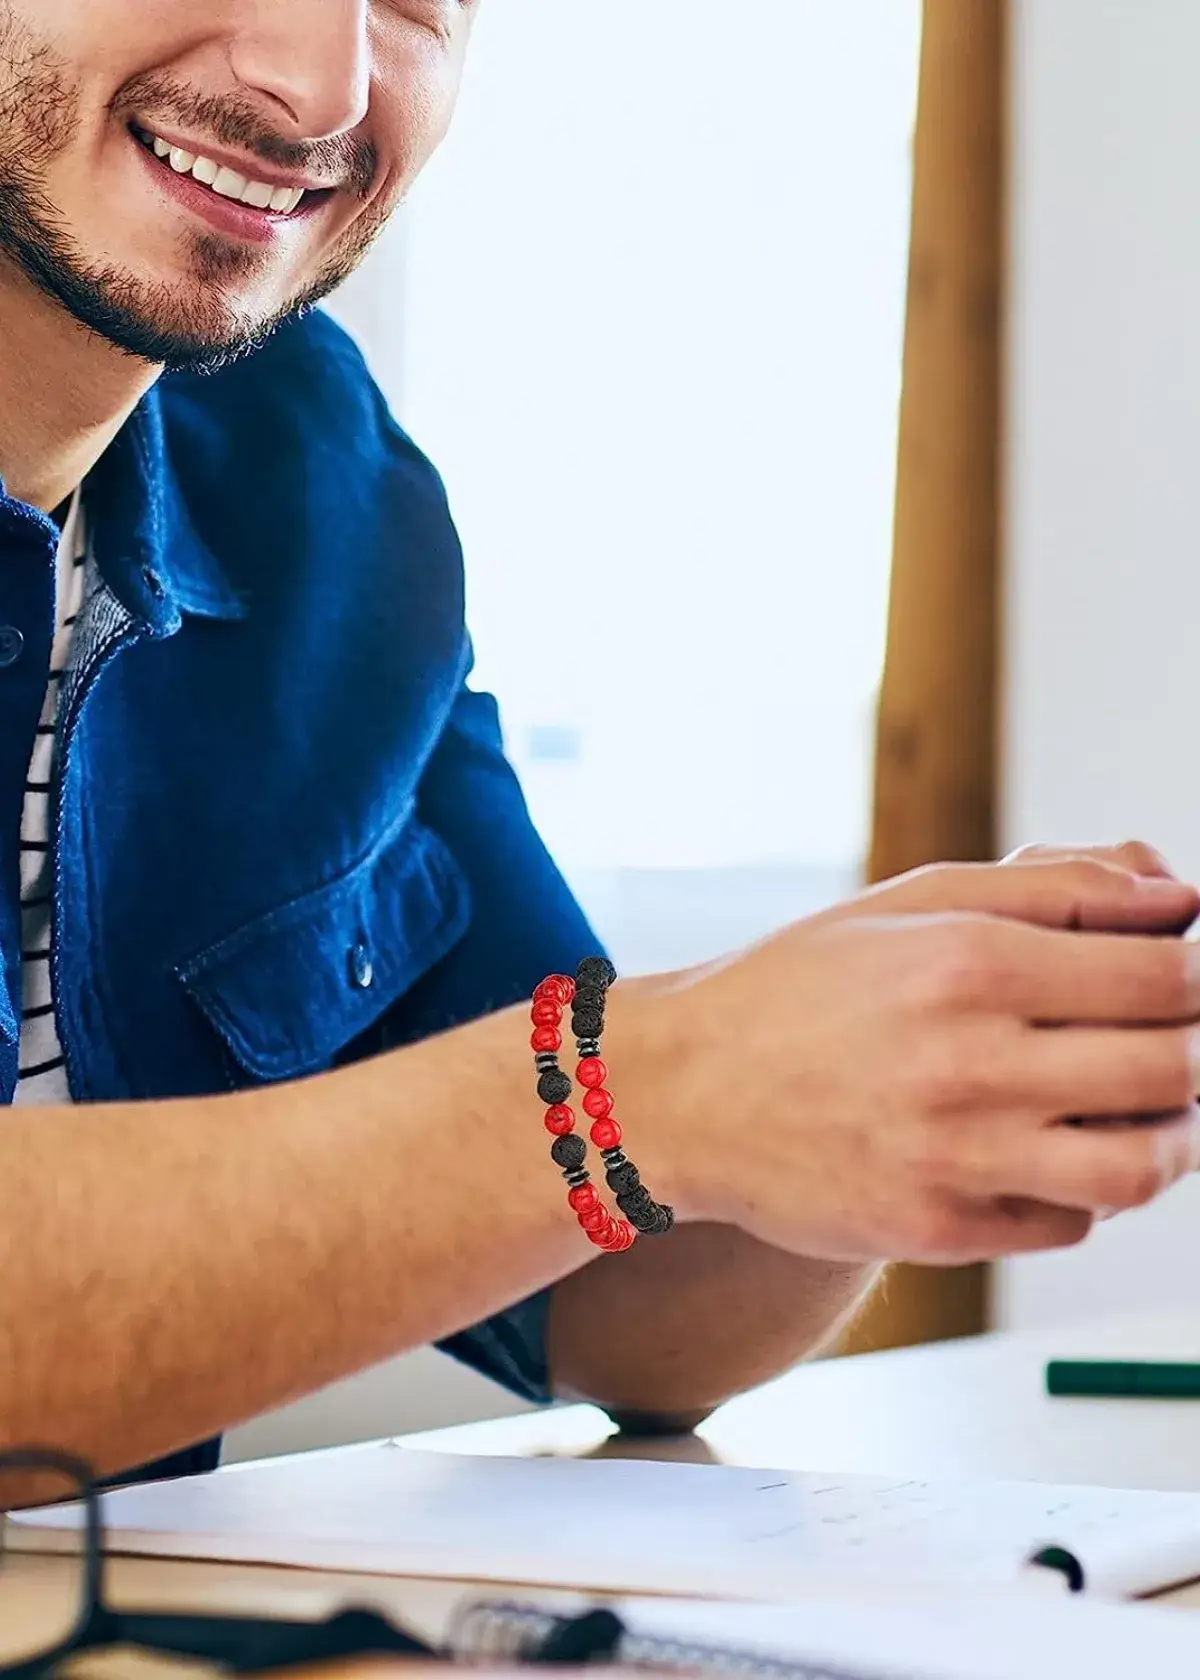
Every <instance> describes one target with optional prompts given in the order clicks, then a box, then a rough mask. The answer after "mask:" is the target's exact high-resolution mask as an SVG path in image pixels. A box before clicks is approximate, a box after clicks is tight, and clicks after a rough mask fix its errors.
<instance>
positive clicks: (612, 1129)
mask: <svg viewBox="0 0 1200 1680" xmlns="http://www.w3.org/2000/svg"><path fill="white" fill-rule="evenodd" d="M588 1135H589V1137H590V1138H591V1140H592V1142H593V1143H594V1144H595V1145H596V1148H597V1149H616V1148H618V1147H619V1145H620V1142H621V1128H620V1126H619V1125H618V1124H617V1122H616V1121H615V1120H595V1121H593V1122H592V1129H591V1131H590V1133H589V1134H588Z"/></svg>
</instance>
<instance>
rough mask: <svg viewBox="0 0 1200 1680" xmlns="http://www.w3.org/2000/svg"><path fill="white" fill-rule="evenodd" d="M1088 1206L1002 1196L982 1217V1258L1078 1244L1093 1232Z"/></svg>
mask: <svg viewBox="0 0 1200 1680" xmlns="http://www.w3.org/2000/svg"><path fill="white" fill-rule="evenodd" d="M1094 1224H1095V1215H1094V1214H1093V1213H1092V1212H1091V1211H1090V1210H1088V1209H1082V1208H1071V1207H1056V1206H1054V1205H1053V1204H1052V1203H1049V1202H1038V1201H1032V1200H1027V1199H1024V1198H1021V1197H1016V1196H1006V1197H1002V1198H1001V1199H1000V1200H999V1201H998V1202H996V1203H995V1204H994V1205H993V1206H992V1207H991V1208H989V1209H987V1210H986V1211H985V1212H984V1213H983V1214H982V1215H981V1217H980V1220H979V1227H978V1239H979V1245H980V1253H979V1259H980V1260H995V1259H998V1258H999V1257H1000V1256H1001V1255H1008V1254H1035V1253H1039V1252H1041V1251H1043V1250H1046V1249H1053V1248H1076V1247H1078V1245H1079V1244H1080V1243H1081V1242H1084V1241H1085V1240H1086V1239H1087V1238H1088V1237H1089V1236H1090V1235H1091V1232H1092V1226H1093V1225H1094Z"/></svg>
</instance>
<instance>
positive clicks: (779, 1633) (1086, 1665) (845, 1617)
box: [616, 1589, 1200, 1680]
mask: <svg viewBox="0 0 1200 1680" xmlns="http://www.w3.org/2000/svg"><path fill="white" fill-rule="evenodd" d="M616 1608H617V1609H618V1612H619V1614H621V1615H622V1617H623V1619H625V1620H626V1621H627V1623H628V1624H629V1626H630V1628H631V1631H632V1632H634V1633H635V1634H641V1635H644V1636H648V1637H649V1638H651V1639H652V1640H655V1641H657V1640H661V1639H668V1640H676V1641H679V1642H681V1643H685V1644H694V1645H701V1646H706V1647H709V1648H714V1647H715V1648H717V1649H723V1650H725V1651H728V1652H731V1653H739V1654H741V1655H743V1656H744V1657H747V1658H750V1659H754V1658H758V1659H762V1658H767V1659H774V1660H777V1661H778V1660H783V1661H796V1660H799V1659H803V1660H806V1661H810V1662H821V1663H828V1664H831V1665H836V1666H837V1667H838V1668H840V1669H843V1670H845V1671H846V1672H847V1673H849V1674H855V1673H861V1674H862V1675H864V1676H869V1677H870V1680H893V1677H895V1680H914V1677H916V1680H1065V1677H1066V1676H1070V1680H1136V1677H1140V1676H1143V1675H1145V1676H1153V1677H1154V1680H1195V1676H1196V1675H1197V1674H1200V1616H1196V1615H1194V1614H1193V1615H1189V1614H1188V1613H1187V1612H1185V1611H1181V1610H1167V1609H1155V1608H1152V1607H1151V1606H1149V1605H1142V1604H1138V1605H1113V1604H1106V1603H1099V1602H1097V1601H1095V1600H1089V1599H1086V1598H1067V1599H1064V1598H1059V1597H1053V1598H1051V1597H1047V1596H1046V1595H1044V1594H1028V1593H1018V1592H1015V1591H1010V1592H1002V1591H1000V1590H992V1591H988V1592H983V1591H980V1590H978V1589H967V1590H964V1591H960V1592H955V1593H939V1594H934V1593H932V1592H926V1593H922V1592H919V1591H918V1592H911V1591H910V1592H905V1593H903V1594H900V1593H892V1594H888V1593H881V1592H871V1593H866V1592H863V1591H861V1590H860V1591H858V1592H851V1591H849V1590H846V1591H844V1592H842V1593H840V1594H839V1593H827V1594H826V1595H825V1596H824V1597H823V1599H822V1601H821V1602H819V1603H811V1604H807V1605H804V1606H798V1607H795V1608H792V1607H786V1606H777V1605H765V1604H764V1605H733V1604H695V1603H691V1604H688V1603H679V1602H672V1601H670V1600H657V1601H655V1600H646V1599H643V1600H640V1601H630V1602H628V1603H621V1604H618V1605H617V1606H616ZM741 1666H742V1665H741V1664H740V1663H738V1662H737V1661H736V1660H735V1661H734V1662H733V1663H726V1664H724V1665H722V1672H723V1674H724V1675H725V1676H726V1677H727V1680H736V1677H737V1674H738V1672H739V1669H740V1667H741Z"/></svg>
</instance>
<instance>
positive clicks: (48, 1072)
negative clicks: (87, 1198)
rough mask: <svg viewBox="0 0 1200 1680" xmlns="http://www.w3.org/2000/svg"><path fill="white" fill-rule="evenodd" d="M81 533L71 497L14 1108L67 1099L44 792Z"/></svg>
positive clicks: (43, 725)
mask: <svg viewBox="0 0 1200 1680" xmlns="http://www.w3.org/2000/svg"><path fill="white" fill-rule="evenodd" d="M86 559H87V531H86V522H85V519H84V512H83V505H82V498H81V496H80V493H79V491H78V490H77V491H76V492H75V494H74V496H73V497H72V499H71V504H70V507H69V509H68V511H67V516H66V518H65V519H64V520H63V525H62V535H61V537H60V539H59V544H58V558H57V561H56V564H55V588H54V599H55V616H54V641H53V644H52V646H51V651H50V676H49V680H48V682H47V685H46V699H45V703H44V704H43V706H42V715H41V717H40V718H39V719H38V726H37V735H36V737H35V738H34V744H33V754H32V757H31V758H30V761H29V775H28V777H27V778H26V781H25V800H24V804H23V806H22V809H21V1055H20V1063H19V1072H18V1075H17V1089H16V1093H15V1095H14V1097H13V1101H14V1102H15V1103H66V1102H70V1100H71V1094H70V1090H69V1088H68V1086H67V1072H66V1068H65V1066H64V1065H63V1053H62V1047H61V1045H60V1044H59V1041H58V1027H57V1025H56V1023H55V1019H54V995H53V991H52V976H51V972H50V930H51V910H52V902H51V901H52V895H53V891H54V858H53V851H52V847H53V836H52V835H51V833H50V790H51V787H52V785H53V782H54V775H55V771H56V768H57V759H58V736H57V726H58V706H59V690H60V688H61V687H62V682H63V674H64V672H65V670H66V665H67V656H68V654H69V653H70V649H71V636H72V633H73V628H74V624H75V620H76V619H77V618H78V616H79V608H80V606H81V604H82V601H83V579H84V569H85V562H86Z"/></svg>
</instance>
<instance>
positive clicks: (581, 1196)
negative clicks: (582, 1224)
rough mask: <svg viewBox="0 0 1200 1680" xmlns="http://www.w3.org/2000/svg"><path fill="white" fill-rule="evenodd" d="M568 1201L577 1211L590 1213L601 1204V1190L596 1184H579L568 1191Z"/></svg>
mask: <svg viewBox="0 0 1200 1680" xmlns="http://www.w3.org/2000/svg"><path fill="white" fill-rule="evenodd" d="M568 1112H569V1111H568ZM567 1202H568V1205H569V1206H570V1207H571V1208H572V1209H573V1210H574V1211H575V1212H576V1213H588V1212H590V1210H591V1209H592V1208H594V1207H598V1206H599V1205H600V1192H599V1191H598V1190H597V1189H596V1186H595V1185H594V1184H577V1185H576V1186H575V1188H574V1190H570V1191H568V1192H567Z"/></svg>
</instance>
